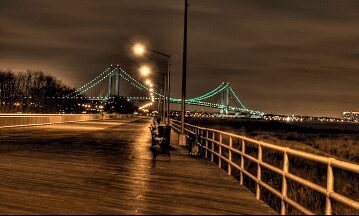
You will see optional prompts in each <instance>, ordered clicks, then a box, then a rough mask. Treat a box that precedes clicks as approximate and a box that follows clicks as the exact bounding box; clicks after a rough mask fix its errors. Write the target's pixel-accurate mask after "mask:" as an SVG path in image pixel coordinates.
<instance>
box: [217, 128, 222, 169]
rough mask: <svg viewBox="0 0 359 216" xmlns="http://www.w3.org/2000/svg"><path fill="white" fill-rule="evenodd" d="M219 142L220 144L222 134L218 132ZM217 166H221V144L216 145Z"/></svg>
mask: <svg viewBox="0 0 359 216" xmlns="http://www.w3.org/2000/svg"><path fill="white" fill-rule="evenodd" d="M219 143H220V144H222V134H221V133H219ZM218 148H219V149H218V154H219V156H218V167H219V168H222V158H221V157H222V146H221V145H218Z"/></svg>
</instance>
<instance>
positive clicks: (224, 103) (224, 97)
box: [219, 85, 229, 115]
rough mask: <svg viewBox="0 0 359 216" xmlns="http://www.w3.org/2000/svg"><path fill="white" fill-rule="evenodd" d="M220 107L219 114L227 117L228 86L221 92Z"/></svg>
mask: <svg viewBox="0 0 359 216" xmlns="http://www.w3.org/2000/svg"><path fill="white" fill-rule="evenodd" d="M221 105H222V106H223V107H222V109H220V111H219V112H220V114H221V115H223V114H225V115H228V106H229V85H228V86H227V88H225V89H224V90H223V91H222V92H221Z"/></svg>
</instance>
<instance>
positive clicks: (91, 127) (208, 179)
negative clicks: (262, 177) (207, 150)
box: [0, 118, 275, 214]
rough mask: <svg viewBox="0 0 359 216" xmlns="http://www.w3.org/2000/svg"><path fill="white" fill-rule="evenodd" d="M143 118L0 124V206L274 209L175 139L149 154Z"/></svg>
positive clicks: (4, 210) (93, 210)
mask: <svg viewBox="0 0 359 216" xmlns="http://www.w3.org/2000/svg"><path fill="white" fill-rule="evenodd" d="M149 123H150V120H149V119H144V118H137V119H122V120H109V121H93V122H84V123H77V124H64V125H53V126H40V127H26V128H13V129H1V130H0V213H1V214H80V213H81V214H105V213H107V214H164V213H166V214H181V213H184V214H273V213H275V212H274V211H273V210H272V209H270V208H269V207H268V206H267V205H266V204H264V203H263V202H262V201H257V200H256V199H255V197H254V194H252V193H251V192H249V191H248V190H247V189H246V188H244V187H242V186H240V185H239V183H238V181H237V180H235V179H234V178H233V177H230V176H227V175H226V173H225V172H224V171H223V170H221V169H219V168H218V167H216V166H215V165H213V164H211V163H210V162H208V161H205V160H200V159H196V158H191V157H189V156H187V153H186V151H184V149H182V148H179V147H178V146H176V145H175V143H176V139H177V137H176V136H175V135H174V134H173V136H172V139H173V143H172V145H173V146H174V150H173V151H172V154H171V157H170V158H168V157H167V156H165V155H160V156H159V157H158V158H157V161H153V160H152V155H151V153H150V152H149V145H150V131H149V129H148V126H149Z"/></svg>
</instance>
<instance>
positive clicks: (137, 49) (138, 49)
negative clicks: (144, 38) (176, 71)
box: [132, 43, 171, 124]
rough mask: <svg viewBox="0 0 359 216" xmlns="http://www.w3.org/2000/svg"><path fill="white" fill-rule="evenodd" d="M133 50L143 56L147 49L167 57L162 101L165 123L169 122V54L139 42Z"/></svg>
mask: <svg viewBox="0 0 359 216" xmlns="http://www.w3.org/2000/svg"><path fill="white" fill-rule="evenodd" d="M132 50H133V52H134V53H135V54H136V55H137V56H143V55H144V54H145V53H146V52H147V51H150V52H152V53H155V54H158V55H160V56H162V57H165V58H167V61H168V62H167V75H166V82H165V86H164V103H165V104H166V105H165V112H164V114H165V115H164V117H165V119H166V123H167V124H169V109H170V98H171V97H170V94H171V55H169V54H165V53H162V52H159V51H156V50H152V49H146V47H145V46H144V45H142V44H140V43H137V44H135V45H134V46H133V48H132Z"/></svg>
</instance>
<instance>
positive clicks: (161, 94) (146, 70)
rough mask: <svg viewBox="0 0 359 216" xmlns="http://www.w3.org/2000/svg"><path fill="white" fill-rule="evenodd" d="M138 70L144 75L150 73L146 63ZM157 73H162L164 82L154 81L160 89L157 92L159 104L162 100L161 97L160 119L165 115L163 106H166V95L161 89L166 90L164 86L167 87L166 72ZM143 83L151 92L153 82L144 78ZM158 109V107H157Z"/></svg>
mask: <svg viewBox="0 0 359 216" xmlns="http://www.w3.org/2000/svg"><path fill="white" fill-rule="evenodd" d="M139 71H140V72H141V74H142V75H144V76H148V75H149V74H150V73H151V69H150V68H149V67H148V66H146V65H144V66H141V67H140V69H139ZM157 74H159V75H162V76H163V77H164V84H160V83H157V82H155V84H156V85H159V86H161V91H160V94H159V104H160V103H162V102H161V101H162V97H163V103H162V106H161V119H162V120H164V119H165V117H166V116H165V111H164V110H165V108H166V106H165V98H166V96H165V95H164V94H163V92H162V90H164V91H166V87H167V76H166V74H164V73H160V72H157ZM145 84H146V85H147V86H149V87H150V89H151V90H152V91H151V90H150V92H151V94H153V89H152V86H153V85H154V84H153V83H152V82H151V80H149V79H147V80H145ZM162 87H163V88H162ZM158 111H160V109H159V108H158Z"/></svg>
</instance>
